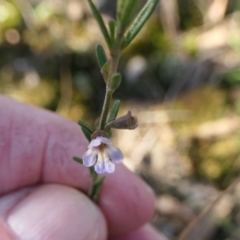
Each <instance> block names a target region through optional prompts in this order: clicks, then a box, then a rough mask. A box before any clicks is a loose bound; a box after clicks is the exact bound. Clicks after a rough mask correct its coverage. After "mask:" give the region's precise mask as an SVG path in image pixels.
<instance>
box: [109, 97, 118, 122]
mask: <svg viewBox="0 0 240 240" xmlns="http://www.w3.org/2000/svg"><path fill="white" fill-rule="evenodd" d="M120 103H121V101H120V100H116V101H115V102H114V104H113V106H112V108H111V110H110V113H109V116H108V120H107V122H111V121H113V120H115V119H116V117H117V114H118V110H119V108H120Z"/></svg>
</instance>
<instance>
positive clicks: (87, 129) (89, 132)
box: [78, 120, 93, 142]
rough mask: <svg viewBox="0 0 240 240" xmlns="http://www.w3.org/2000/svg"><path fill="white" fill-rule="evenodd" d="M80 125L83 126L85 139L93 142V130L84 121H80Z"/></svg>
mask: <svg viewBox="0 0 240 240" xmlns="http://www.w3.org/2000/svg"><path fill="white" fill-rule="evenodd" d="M78 124H79V125H80V126H81V128H82V131H83V133H84V135H85V137H86V138H87V140H88V141H89V142H90V141H91V135H92V134H93V131H92V129H91V128H90V127H89V126H88V125H87V123H85V122H84V121H83V120H78Z"/></svg>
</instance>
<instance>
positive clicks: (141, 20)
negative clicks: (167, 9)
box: [122, 0, 159, 49]
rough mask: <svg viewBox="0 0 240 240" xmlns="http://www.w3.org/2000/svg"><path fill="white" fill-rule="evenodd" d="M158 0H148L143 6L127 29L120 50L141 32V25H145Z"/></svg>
mask: <svg viewBox="0 0 240 240" xmlns="http://www.w3.org/2000/svg"><path fill="white" fill-rule="evenodd" d="M158 2H159V0H148V1H147V3H146V4H145V5H144V7H143V8H142V10H141V11H140V13H139V14H138V15H137V17H136V18H135V19H134V21H133V23H132V25H131V26H130V28H129V29H128V31H127V33H126V35H125V37H124V40H123V44H122V48H123V49H124V48H125V47H127V46H128V45H129V43H130V42H131V41H132V40H133V39H134V38H135V37H136V35H137V34H138V32H139V31H140V30H141V28H142V27H143V25H144V24H145V23H146V21H147V20H148V18H149V17H150V16H151V14H152V13H153V11H154V9H155V8H156V6H157V4H158Z"/></svg>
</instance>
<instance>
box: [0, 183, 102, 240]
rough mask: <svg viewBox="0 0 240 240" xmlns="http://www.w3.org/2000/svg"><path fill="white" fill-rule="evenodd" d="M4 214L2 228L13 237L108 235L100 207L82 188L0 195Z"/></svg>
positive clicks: (28, 239) (49, 238)
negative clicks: (82, 191)
mask: <svg viewBox="0 0 240 240" xmlns="http://www.w3.org/2000/svg"><path fill="white" fill-rule="evenodd" d="M0 217H1V218H2V221H1V222H0V228H1V229H3V228H4V232H5V233H7V234H9V236H11V237H8V238H5V239H9V240H10V239H25V240H32V239H34V240H42V239H45V240H52V239H58V240H61V239H62V240H66V239H71V240H74V239H76V240H85V239H91V240H105V239H106V236H107V226H106V222H105V219H104V217H103V214H102V213H101V212H100V210H99V209H98V208H97V207H96V206H95V205H94V204H93V203H92V202H91V201H90V200H89V199H88V198H87V197H86V196H85V195H83V194H82V193H80V192H79V191H76V190H74V189H72V188H69V187H65V186H61V185H43V186H40V187H36V188H33V189H24V190H19V191H17V192H14V193H10V194H8V195H6V196H4V197H2V198H0ZM6 226H8V227H6ZM1 234H2V231H1ZM7 234H5V235H6V236H7ZM1 237H2V235H1ZM1 239H2V238H1Z"/></svg>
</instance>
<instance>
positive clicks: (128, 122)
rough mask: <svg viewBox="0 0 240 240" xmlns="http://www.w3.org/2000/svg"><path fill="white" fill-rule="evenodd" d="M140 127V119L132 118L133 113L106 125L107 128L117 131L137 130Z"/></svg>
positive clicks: (129, 112)
mask: <svg viewBox="0 0 240 240" xmlns="http://www.w3.org/2000/svg"><path fill="white" fill-rule="evenodd" d="M137 126H138V119H137V117H136V116H132V113H131V111H128V113H127V114H126V115H124V116H122V117H120V118H117V119H115V120H113V121H111V122H109V123H108V124H107V125H106V128H117V129H135V128H136V127H137Z"/></svg>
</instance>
